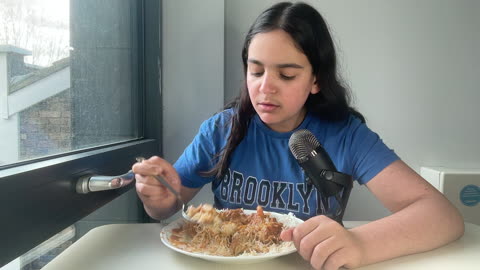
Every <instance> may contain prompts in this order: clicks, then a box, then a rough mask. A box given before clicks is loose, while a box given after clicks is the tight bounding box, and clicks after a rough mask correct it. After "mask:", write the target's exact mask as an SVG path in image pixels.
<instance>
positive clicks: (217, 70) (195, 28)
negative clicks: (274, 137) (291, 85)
mask: <svg viewBox="0 0 480 270" xmlns="http://www.w3.org/2000/svg"><path fill="white" fill-rule="evenodd" d="M223 7H224V5H223V1H222V0H203V1H197V0H182V1H178V0H166V1H163V11H162V18H163V38H162V46H163V51H162V54H163V70H162V78H163V93H162V95H163V109H164V111H163V151H164V158H165V159H166V160H168V161H170V162H172V163H173V162H175V161H176V160H177V158H178V157H179V156H180V154H181V153H182V152H183V150H184V149H185V147H186V146H187V145H188V144H189V143H190V142H191V141H192V139H193V137H194V135H195V134H196V133H197V131H198V128H199V127H200V124H201V123H202V122H203V121H204V120H206V119H207V118H209V117H210V116H212V115H213V114H214V113H215V112H217V111H219V110H220V109H221V108H222V106H223V89H224V87H223V73H224V72H223V40H224V35H223V31H224V26H223V25H224V20H223V18H224V16H223V12H224V8H223ZM212 196H213V195H212V194H211V191H210V186H206V187H204V189H203V190H202V191H201V193H200V194H199V196H197V198H196V199H195V201H194V203H196V202H210V203H212V202H213V197H212Z"/></svg>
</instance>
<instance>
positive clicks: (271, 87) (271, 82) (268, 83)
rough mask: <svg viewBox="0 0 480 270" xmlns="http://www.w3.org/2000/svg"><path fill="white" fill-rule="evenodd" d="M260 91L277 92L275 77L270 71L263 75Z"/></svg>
mask: <svg viewBox="0 0 480 270" xmlns="http://www.w3.org/2000/svg"><path fill="white" fill-rule="evenodd" d="M260 92H263V93H265V94H272V93H275V92H277V88H276V86H275V78H273V76H272V75H269V74H268V73H265V74H264V76H263V80H262V84H261V85H260Z"/></svg>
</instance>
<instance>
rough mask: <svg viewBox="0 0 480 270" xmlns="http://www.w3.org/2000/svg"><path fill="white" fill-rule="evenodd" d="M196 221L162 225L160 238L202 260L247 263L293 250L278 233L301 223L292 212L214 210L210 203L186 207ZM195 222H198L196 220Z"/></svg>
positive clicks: (171, 247)
mask: <svg viewBox="0 0 480 270" xmlns="http://www.w3.org/2000/svg"><path fill="white" fill-rule="evenodd" d="M188 215H189V216H190V217H191V218H192V220H195V221H196V222H190V221H187V220H185V219H183V218H180V219H177V220H175V221H173V222H172V223H170V224H168V225H166V226H165V227H163V228H162V230H161V232H160V239H161V241H162V242H163V243H164V244H165V245H166V246H167V247H169V248H170V249H172V250H174V251H177V252H179V253H182V254H185V255H188V256H192V257H196V258H201V259H204V260H209V261H215V262H223V263H234V264H247V263H255V262H261V261H265V260H269V259H273V258H276V257H279V256H284V255H287V254H290V253H293V252H295V251H296V249H295V246H294V245H293V243H292V242H284V241H282V240H281V239H280V232H281V231H282V230H284V229H288V228H292V227H295V226H297V225H298V224H301V223H303V220H301V219H299V218H297V217H295V216H294V215H293V214H292V213H289V214H280V213H275V212H266V211H263V209H262V208H261V207H259V208H257V210H244V209H224V210H217V209H214V208H213V207H212V206H210V205H200V206H198V207H196V208H195V207H193V208H191V209H189V212H188ZM197 222H198V223H197Z"/></svg>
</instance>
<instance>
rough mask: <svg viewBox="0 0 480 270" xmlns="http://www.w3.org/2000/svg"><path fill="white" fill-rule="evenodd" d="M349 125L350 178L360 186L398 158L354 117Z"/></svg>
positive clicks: (376, 135) (375, 134)
mask: <svg viewBox="0 0 480 270" xmlns="http://www.w3.org/2000/svg"><path fill="white" fill-rule="evenodd" d="M350 123H351V127H352V129H351V130H352V132H351V133H350V141H351V144H350V146H351V148H350V151H351V153H350V156H351V157H352V160H351V164H352V176H353V177H354V179H356V180H357V181H358V182H359V183H360V184H366V183H367V182H368V181H370V180H371V179H372V178H373V177H375V176H376V175H377V174H378V173H379V172H380V171H382V170H383V169H384V168H386V167H387V166H388V165H390V164H391V163H392V162H394V161H396V160H398V159H400V158H399V157H398V155H397V154H396V153H395V152H394V151H393V150H392V149H390V148H389V147H387V145H386V144H385V143H384V142H383V140H382V139H381V138H380V136H378V134H377V133H375V132H373V131H372V130H370V129H369V128H368V127H367V125H366V124H365V123H362V122H361V121H360V120H359V119H357V118H354V117H352V119H351V122H350Z"/></svg>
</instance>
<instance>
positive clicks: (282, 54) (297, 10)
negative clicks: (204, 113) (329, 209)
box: [133, 3, 464, 269]
mask: <svg viewBox="0 0 480 270" xmlns="http://www.w3.org/2000/svg"><path fill="white" fill-rule="evenodd" d="M242 59H243V66H244V73H245V82H246V83H245V87H244V89H243V90H242V92H241V93H240V96H239V97H238V98H237V99H236V100H235V101H234V102H233V103H231V104H229V105H227V107H226V109H225V110H224V111H222V112H220V113H218V114H216V115H214V116H213V117H211V118H210V119H208V120H206V121H205V122H204V123H203V124H202V125H201V127H200V130H199V133H198V134H197V135H196V136H195V138H194V140H193V142H192V143H191V144H190V145H189V146H188V147H187V148H186V149H185V151H184V153H183V154H182V155H181V156H180V158H179V159H178V160H177V162H176V163H175V164H174V165H173V166H172V165H171V164H169V163H168V162H167V161H165V160H164V159H161V158H159V157H152V158H150V159H148V160H145V161H143V162H141V163H137V164H135V165H134V166H133V171H134V172H135V173H136V179H137V182H136V189H137V192H138V195H139V197H140V199H141V200H142V202H143V204H144V207H145V210H146V212H147V213H148V214H149V215H150V216H151V217H152V218H154V219H164V218H167V217H169V216H171V215H172V214H174V213H175V212H176V211H177V210H178V202H177V201H176V199H175V197H174V196H173V194H172V193H170V191H168V190H167V189H166V188H165V187H164V186H162V185H161V184H160V183H159V182H157V181H156V180H155V179H154V178H153V177H152V175H159V176H161V177H163V178H164V179H165V180H167V181H169V182H170V183H171V184H172V185H173V186H174V187H175V188H176V189H177V190H179V191H180V193H181V196H182V197H183V198H184V200H185V201H189V200H190V199H191V198H193V197H194V196H195V194H196V193H197V192H198V191H199V190H200V188H201V187H202V186H203V185H205V184H206V183H209V182H211V183H212V190H213V193H214V199H215V206H216V207H217V208H240V207H243V208H246V209H255V208H256V207H257V206H262V207H263V208H264V209H265V210H267V211H275V212H280V213H288V212H293V213H294V214H295V215H296V216H297V217H300V218H302V219H304V220H305V223H303V224H301V225H299V226H297V227H296V228H295V229H290V230H286V231H283V232H282V234H281V237H282V239H283V240H285V241H293V242H294V244H295V246H296V248H297V250H298V253H299V254H300V255H301V256H302V257H303V258H304V259H305V260H307V261H309V262H310V264H311V265H312V266H313V267H314V268H316V269H322V268H323V269H338V268H340V267H342V266H343V267H347V268H355V267H359V266H362V265H367V264H371V263H374V262H379V261H382V260H386V259H390V258H394V257H397V256H402V255H406V254H411V253H416V252H422V251H426V250H430V249H433V248H436V247H439V246H441V245H444V244H446V243H448V242H450V241H453V240H455V239H457V238H459V237H460V236H461V235H462V234H463V230H464V224H463V220H462V218H461V216H460V214H459V213H458V211H457V210H456V209H455V208H454V207H453V206H452V205H451V204H450V203H449V201H448V200H447V199H445V197H443V195H442V194H440V193H439V192H438V191H436V189H434V188H433V187H432V186H431V185H429V184H428V183H427V182H426V181H425V180H424V179H422V178H421V177H420V176H419V175H418V174H417V173H415V171H413V170H412V169H411V168H409V167H408V166H407V165H406V164H405V163H404V162H402V161H401V160H400V159H399V157H398V156H397V155H396V154H395V153H394V152H393V151H392V150H391V149H389V148H388V147H387V146H386V145H385V144H384V143H383V142H382V140H381V139H380V138H379V137H378V135H377V134H375V133H374V132H372V131H371V130H370V129H369V128H368V127H367V126H366V124H365V122H364V119H363V117H362V115H361V114H359V113H358V112H356V111H355V110H354V109H353V108H352V107H350V105H349V95H348V92H347V90H346V88H345V87H343V86H342V84H341V83H340V82H339V80H338V76H337V66H336V56H335V49H334V45H333V42H332V38H331V36H330V33H329V31H328V28H327V26H326V23H325V22H324V20H323V18H322V17H321V15H320V14H319V13H318V12H317V11H316V10H315V9H314V8H312V7H311V6H309V5H307V4H304V3H294V4H293V3H278V4H275V5H273V6H272V7H271V8H269V9H267V10H266V11H264V12H263V13H262V14H261V15H260V16H259V17H258V18H257V19H256V21H255V22H254V24H253V25H252V26H251V28H250V30H249V32H248V34H247V36H246V39H245V43H244V47H243V51H242ZM299 129H308V130H310V131H311V132H312V133H313V134H314V135H315V137H316V138H317V139H318V140H319V141H320V142H321V144H322V145H323V146H324V148H325V150H326V151H327V152H328V153H329V155H330V157H331V159H332V161H333V162H334V164H335V166H336V168H337V170H338V171H340V172H343V173H345V174H349V175H352V176H353V178H354V179H356V180H357V181H359V183H360V184H365V185H366V186H367V187H368V189H369V190H370V191H371V192H372V193H373V195H374V196H376V197H377V198H378V199H379V200H380V201H381V202H382V203H383V205H384V206H385V207H387V208H388V209H389V210H390V211H391V212H392V215H390V216H388V217H385V218H382V219H379V220H376V221H373V222H370V223H368V224H365V225H363V226H360V227H356V228H353V229H346V228H344V227H342V226H341V225H340V224H339V223H337V222H335V221H333V220H332V219H330V218H328V217H327V216H325V215H322V212H321V209H320V207H319V203H318V202H319V201H321V197H320V196H321V194H320V193H319V192H317V191H316V189H315V188H312V186H311V185H307V184H305V175H304V172H303V171H302V169H301V168H300V167H299V165H298V163H297V161H296V160H295V158H294V157H293V156H292V154H291V153H290V151H289V148H288V140H289V138H290V136H291V135H292V133H293V132H295V131H296V130H299Z"/></svg>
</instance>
